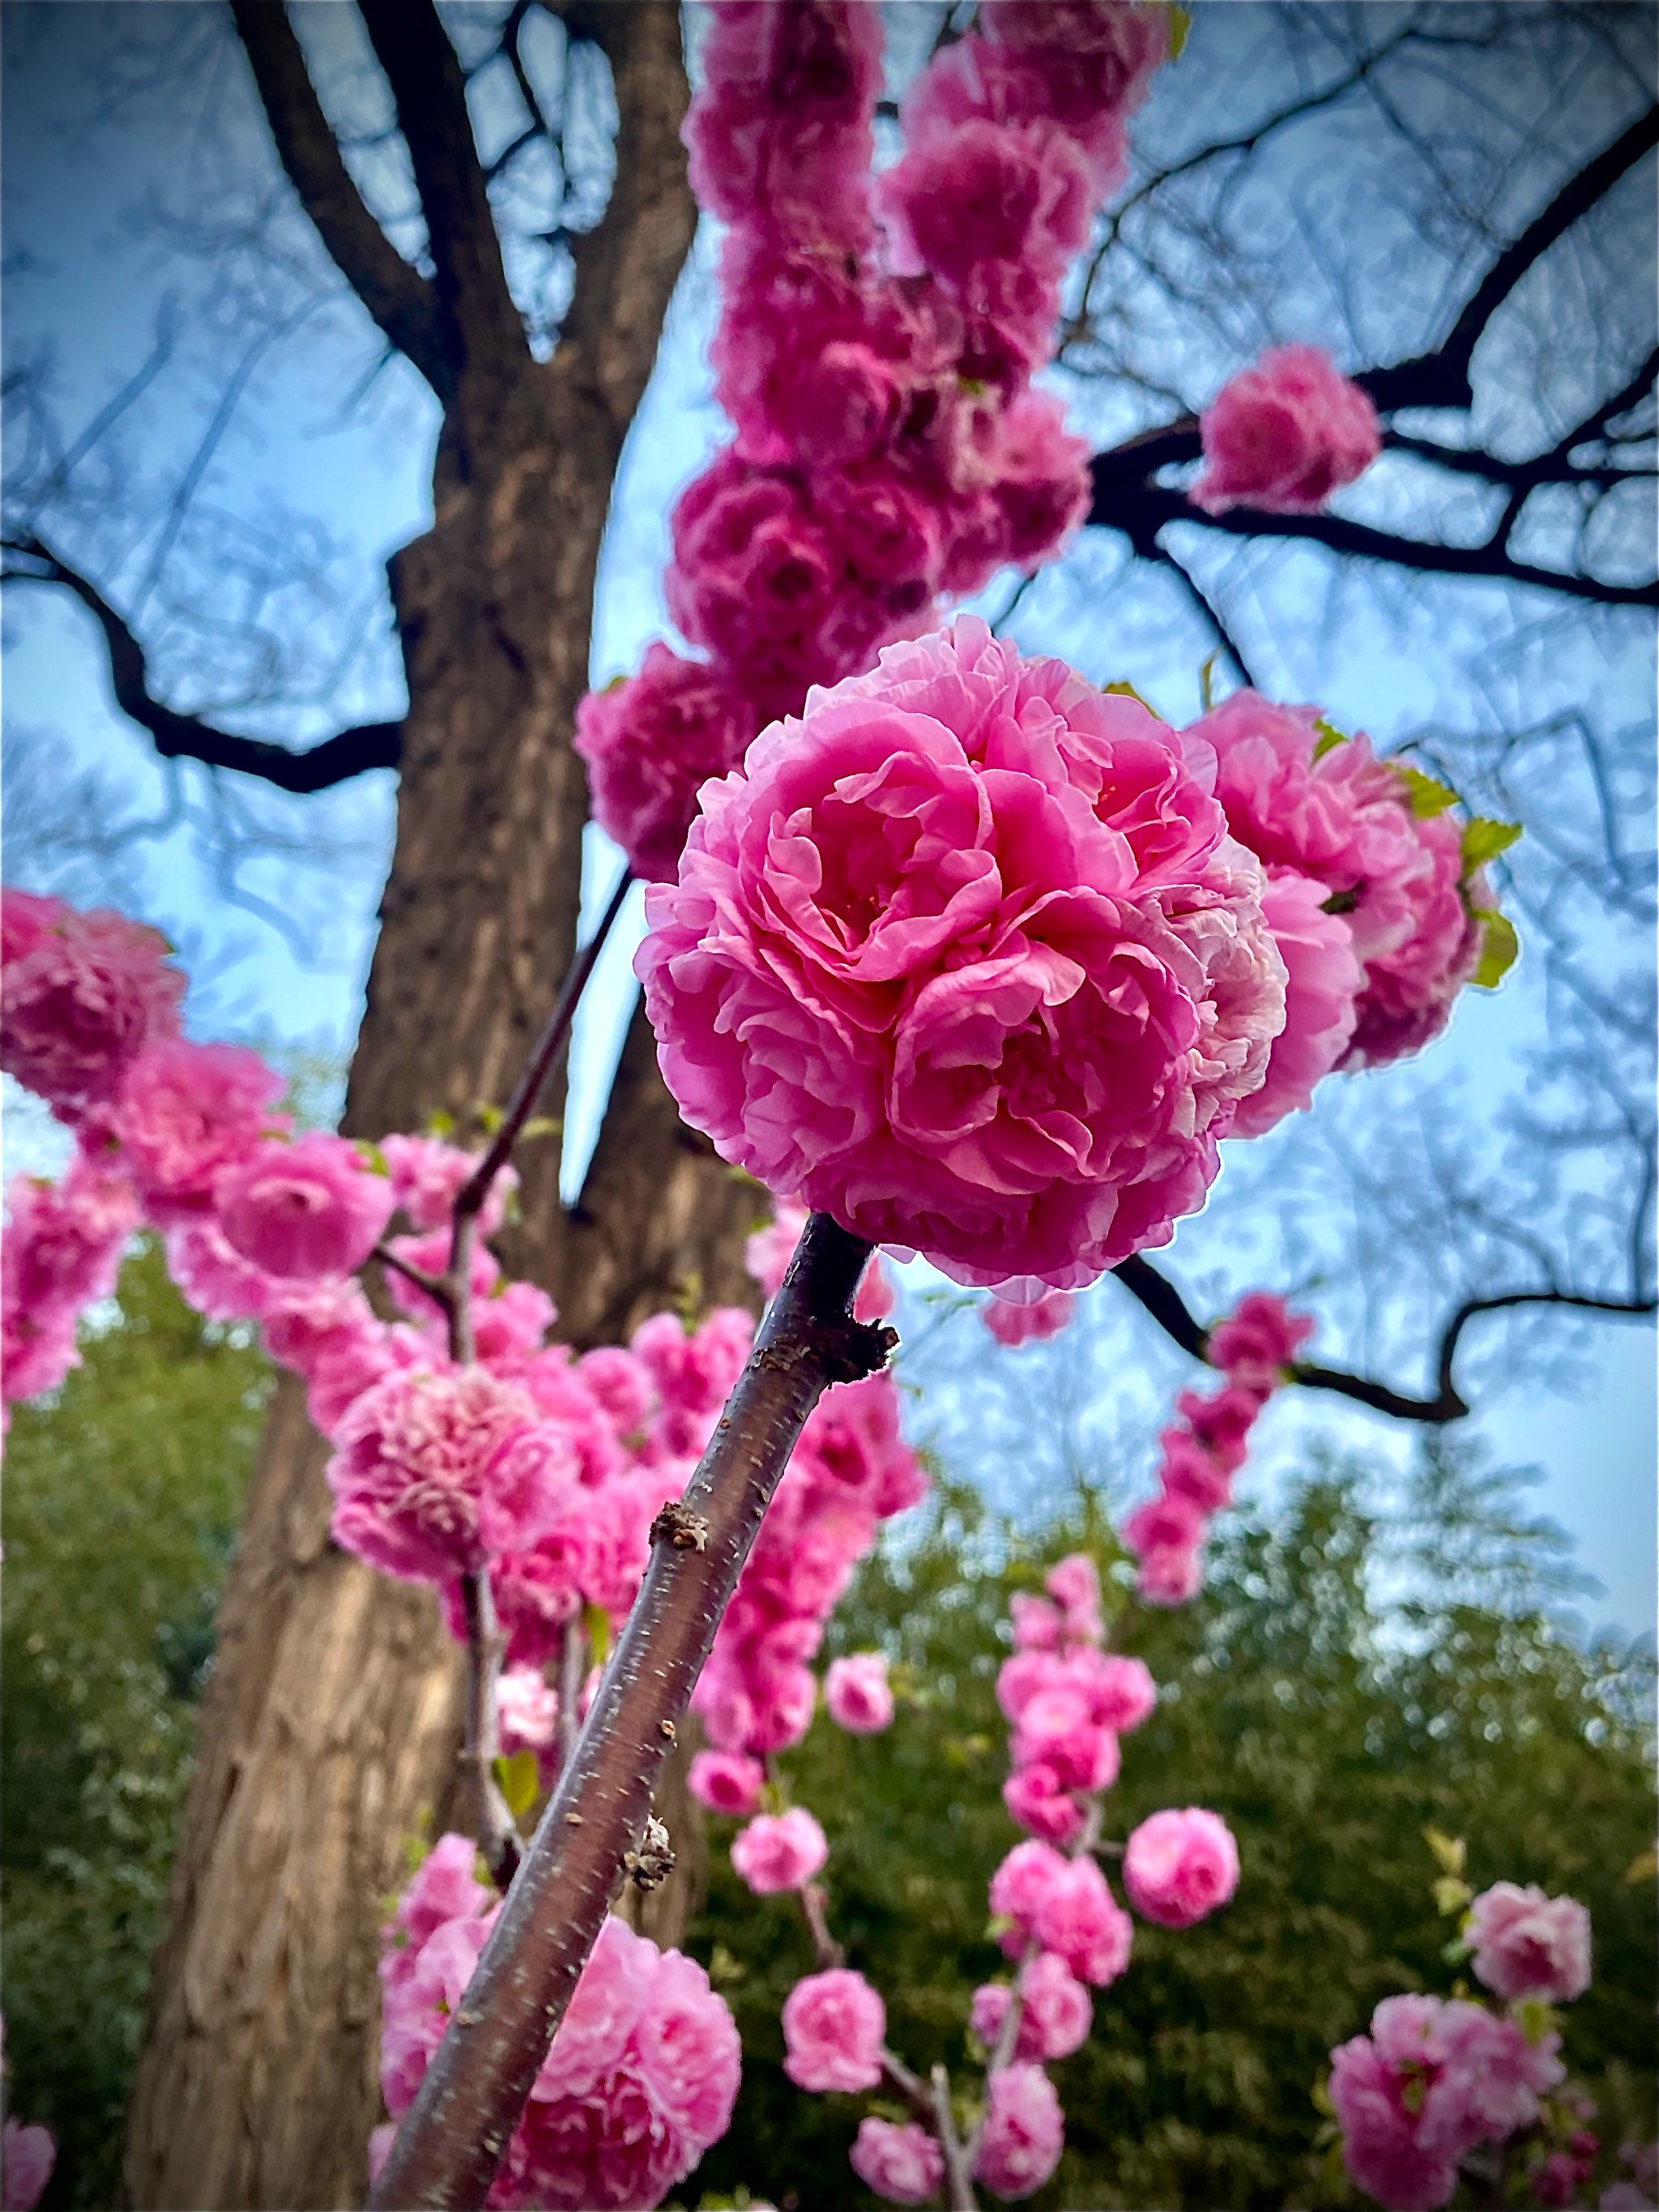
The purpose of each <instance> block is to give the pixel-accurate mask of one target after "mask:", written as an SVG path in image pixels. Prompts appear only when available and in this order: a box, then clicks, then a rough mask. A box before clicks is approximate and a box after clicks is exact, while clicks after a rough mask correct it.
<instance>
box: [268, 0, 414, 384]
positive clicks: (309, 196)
mask: <svg viewBox="0 0 1659 2212" xmlns="http://www.w3.org/2000/svg"><path fill="white" fill-rule="evenodd" d="M230 11H231V15H232V16H233V17H234V20H235V24H236V29H237V33H238V35H239V36H240V39H241V41H242V46H243V49H244V51H245V52H246V55H247V58H248V65H249V67H250V68H251V69H252V71H253V82H254V83H255V85H256V86H257V88H258V94H259V99H260V101H261V103H262V105H263V106H264V111H265V119H266V121H267V122H268V123H269V124H270V135H271V137H273V138H274V139H275V140H276V153H277V157H278V159H279V160H280V161H281V162H282V165H283V169H284V170H285V171H286V172H287V174H288V179H289V183H290V184H291V185H293V187H294V189H295V191H296V192H297V193H298V194H299V196H300V200H301V205H302V206H303V207H304V209H305V211H306V213H307V215H308V216H310V218H311V220H312V222H313V225H314V227H315V228H316V232H317V235H318V236H319V238H320V239H321V240H322V241H323V245H324V246H325V249H326V251H327V252H328V256H329V258H330V259H331V261H332V262H333V263H334V265H335V266H336V268H337V269H338V270H339V271H340V274H341V275H342V276H343V277H344V278H345V280H346V282H347V283H348V284H349V285H350V287H351V289H352V290H353V291H354V292H355V293H356V295H357V297H358V298H359V300H361V301H362V304H363V306H364V307H366V308H367V309H368V312H369V313H370V314H371V315H372V316H373V317H374V320H375V322H376V323H377V324H378V325H379V326H380V330H381V331H383V332H384V333H385V335H386V338H387V339H388V341H389V342H390V343H392V345H394V346H395V347H396V348H397V349H398V352H399V353H401V354H403V355H404V356H406V357H407V358H408V359H409V360H410V362H413V363H414V365H415V367H416V368H417V369H419V371H420V372H421V374H422V376H423V377H424V378H425V379H426V380H427V382H428V384H429V385H430V386H432V389H433V391H434V392H436V394H437V396H438V398H440V399H441V400H447V399H448V398H449V397H450V393H451V391H452V389H453V368H454V364H453V362H452V361H451V360H450V359H449V357H448V356H447V351H446V349H445V345H444V340H443V328H442V322H441V317H440V314H439V311H438V301H437V299H436V296H435V294H434V292H433V289H432V287H431V286H430V285H429V284H428V283H427V282H426V280H425V278H424V277H423V276H420V275H419V274H418V272H417V271H416V270H413V269H411V268H410V265H409V264H408V263H407V262H406V261H405V260H404V258H403V256H402V255H401V254H400V253H399V252H398V249H397V248H396V246H393V245H392V241H391V240H390V239H389V238H388V237H387V236H386V233H385V232H384V231H383V230H382V229H381V228H380V224H379V223H378V222H376V221H375V219H374V216H373V215H372V214H371V213H370V212H369V210H368V208H367V207H366V206H365V205H364V204H363V201H362V197H361V196H360V194H359V193H358V191H357V187H356V185H354V184H353V183H352V181H351V177H350V173H349V171H348V170H347V168H346V165H345V163H344V161H343V159H342V158H341V155H340V148H339V143H338V141H337V139H336V137H335V136H334V133H333V131H331V129H330V127H329V123H328V118H327V117H326V116H325V114H324V113H323V109H322V103H321V102H320V101H319V99H318V97H317V94H316V91H315V89H314V88H313V85H312V82H311V77H310V74H309V72H308V71H307V68H306V63H305V56H304V54H303V53H302V52H301V48H300V42H299V40H297V39H296V38H295V35H294V29H293V26H292V25H291V24H290V23H289V20H288V15H287V12H286V10H285V9H283V6H282V5H281V4H280V0H230Z"/></svg>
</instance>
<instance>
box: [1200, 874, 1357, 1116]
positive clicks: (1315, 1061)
mask: <svg viewBox="0 0 1659 2212" xmlns="http://www.w3.org/2000/svg"><path fill="white" fill-rule="evenodd" d="M1327 896H1328V894H1327V892H1326V890H1325V888H1324V886H1323V884H1316V883H1315V882H1314V881H1313V879H1312V878H1311V877H1309V876H1297V875H1281V876H1273V877H1271V878H1269V881H1268V884H1267V890H1265V891H1264V892H1263V894H1262V899H1261V910H1262V912H1263V913H1264V914H1265V915H1267V927H1269V929H1271V930H1272V932H1273V943H1274V944H1275V945H1277V946H1278V947H1279V957H1280V959H1282V960H1283V961H1284V963H1285V977H1286V981H1285V1026H1284V1028H1283V1030H1281V1031H1280V1032H1279V1036H1276V1037H1275V1038H1274V1040H1273V1052H1272V1054H1271V1055H1270V1056H1269V1059H1268V1061H1267V1081H1266V1082H1265V1083H1264V1084H1263V1085H1262V1086H1261V1090H1260V1091H1255V1092H1253V1093H1252V1095H1251V1096H1250V1097H1248V1098H1244V1099H1241V1100H1240V1102H1239V1106H1238V1111H1237V1115H1236V1116H1235V1117H1234V1121H1233V1128H1232V1133H1233V1134H1234V1135H1235V1136H1236V1137H1260V1136H1263V1135H1265V1134H1266V1133H1267V1131H1268V1130H1269V1129H1271V1128H1273V1127H1276V1126H1277V1125H1278V1124H1279V1122H1280V1121H1283V1120H1284V1118H1285V1115H1287V1114H1293V1113H1297V1112H1299V1111H1300V1110H1302V1109H1304V1108H1306V1107H1308V1106H1310V1105H1311V1104H1312V1103H1313V1094H1314V1087H1315V1085H1316V1084H1317V1083H1319V1082H1320V1080H1321V1079H1322V1078H1323V1077H1325V1076H1327V1075H1328V1074H1329V1073H1330V1072H1331V1070H1332V1069H1333V1068H1334V1067H1337V1066H1340V1064H1341V1062H1342V1059H1343V1055H1344V1054H1346V1051H1347V1049H1348V1043H1349V1040H1350V1039H1351V1038H1352V1036H1353V1030H1354V1023H1355V1021H1356V1019H1357V1018H1358V996H1359V992H1360V989H1361V987H1362V985H1363V984H1364V969H1362V968H1361V966H1360V964H1359V962H1358V958H1357V957H1355V953H1354V949H1353V939H1352V933H1351V932H1350V931H1349V928H1348V926H1347V923H1346V921H1345V920H1344V918H1343V916H1342V915H1338V914H1328V913H1326V911H1325V900H1326V897H1327Z"/></svg>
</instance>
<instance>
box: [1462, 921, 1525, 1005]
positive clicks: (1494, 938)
mask: <svg viewBox="0 0 1659 2212" xmlns="http://www.w3.org/2000/svg"><path fill="white" fill-rule="evenodd" d="M1474 918H1475V920H1476V921H1479V922H1481V923H1483V924H1484V925H1485V935H1484V936H1483V937H1482V939H1481V940H1480V964H1479V965H1478V966H1477V968H1476V969H1475V971H1474V975H1472V976H1471V977H1470V978H1469V981H1471V982H1472V983H1473V984H1474V987H1475V988H1476V989H1477V990H1480V991H1495V990H1496V989H1497V988H1498V985H1499V984H1500V983H1501V982H1502V981H1503V980H1504V976H1505V975H1508V974H1509V972H1510V969H1511V968H1513V967H1514V965H1515V963H1516V959H1517V957H1519V955H1520V951H1521V940H1520V939H1519V938H1518V937H1517V936H1516V933H1515V924H1514V923H1513V922H1512V921H1510V918H1509V916H1508V915H1504V914H1499V913H1498V912H1497V911H1496V909H1495V908H1492V907H1481V906H1478V907H1476V908H1475V909H1474Z"/></svg>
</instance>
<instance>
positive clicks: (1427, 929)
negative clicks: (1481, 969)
mask: <svg viewBox="0 0 1659 2212" xmlns="http://www.w3.org/2000/svg"><path fill="white" fill-rule="evenodd" d="M1418 829H1419V841H1420V846H1421V851H1422V854H1423V860H1424V864H1423V866H1420V867H1419V869H1418V870H1417V871H1416V872H1414V873H1413V878H1412V879H1411V882H1410V884H1409V885H1408V886H1407V891H1408V896H1409V897H1410V901H1411V932H1410V934H1409V935H1408V936H1407V938H1406V939H1405V941H1404V943H1403V944H1401V945H1395V946H1394V947H1393V948H1392V949H1390V950H1389V951H1382V952H1378V953H1376V954H1374V955H1373V956H1372V957H1371V958H1370V960H1368V961H1367V962H1366V963H1365V987H1364V990H1363V991H1362V992H1361V993H1360V994H1359V1000H1358V1006H1356V1008H1355V1012H1354V1030H1353V1036H1352V1038H1351V1039H1350V1040H1349V1042H1348V1047H1347V1049H1346V1052H1345V1053H1344V1054H1343V1056H1342V1059H1341V1061H1340V1066H1343V1067H1345V1068H1359V1067H1383V1066H1387V1065H1388V1064H1389V1061H1390V1060H1401V1059H1403V1058H1404V1057H1405V1056H1406V1055H1407V1054H1409V1053H1413V1052H1420V1051H1421V1050H1422V1048H1423V1047H1424V1046H1425V1044H1430V1043H1432V1042H1433V1041H1434V1039H1435V1038H1436V1037H1437V1036H1439V1035H1440V1033H1441V1031H1442V1030H1443V1029H1444V1028H1445V1026H1446V1024H1447V1023H1448V1022H1449V1020H1450V1019H1451V1010H1452V1007H1453V1006H1454V1005H1455V1002H1456V999H1457V995H1458V993H1459V992H1460V991H1461V990H1462V987H1463V986H1464V985H1465V984H1466V983H1467V982H1468V980H1469V978H1470V976H1471V975H1474V970H1475V968H1476V966H1477V965H1478V963H1479V961H1480V943H1481V927H1480V923H1479V922H1478V921H1476V919H1475V917H1474V914H1473V912H1472V911H1471V906H1472V905H1480V906H1483V907H1492V906H1493V905H1495V904H1496V899H1495V897H1494V896H1493V894H1492V892H1491V891H1490V890H1484V891H1483V890H1482V889H1481V885H1480V879H1479V878H1477V879H1476V881H1475V882H1474V883H1473V884H1468V885H1467V886H1466V885H1465V884H1464V882H1463V854H1462V828H1461V826H1460V824H1459V823H1458V822H1457V821H1456V820H1455V817H1453V816H1451V815H1449V814H1436V815H1432V816H1431V817H1429V819H1428V820H1427V821H1425V822H1421V823H1419V824H1418Z"/></svg>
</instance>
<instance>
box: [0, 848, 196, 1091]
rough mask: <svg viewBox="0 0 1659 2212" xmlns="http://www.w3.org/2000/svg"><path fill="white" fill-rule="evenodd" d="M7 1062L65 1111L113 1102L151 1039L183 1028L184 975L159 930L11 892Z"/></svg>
mask: <svg viewBox="0 0 1659 2212" xmlns="http://www.w3.org/2000/svg"><path fill="white" fill-rule="evenodd" d="M3 901H4V907H3V911H4V914H5V917H6V920H5V929H4V938H5V946H6V955H5V959H4V962H3V964H0V1066H3V1067H4V1069H5V1071H6V1073H8V1074H9V1075H12V1076H15V1078H16V1079H17V1080H18V1082H19V1083H21V1085H23V1087H24V1089H25V1090H26V1091H34V1092H35V1093H36V1094H37V1095H38V1096H39V1097H42V1098H44V1099H45V1100H46V1103H47V1104H48V1105H49V1106H50V1107H51V1108H52V1111H53V1112H54V1113H55V1114H56V1115H58V1118H59V1119H60V1120H62V1121H77V1120H79V1119H80V1117H81V1116H82V1115H83V1114H84V1113H85V1112H86V1110H87V1109H88V1108H89V1107H92V1106H98V1105H103V1104H106V1103H108V1102H109V1101H110V1100H111V1099H112V1098H113V1097H115V1094H116V1092H117V1091H118V1090H119V1089H120V1086H121V1080H122V1078H123V1077H124V1076H125V1073H126V1071H127V1069H128V1067H129V1066H131V1063H132V1061H133V1060H136V1059H137V1056H138V1054H140V1053H141V1052H142V1051H143V1048H144V1047H145V1046H146V1045H147V1044H155V1043H159V1042H161V1039H162V1038H164V1037H169V1036H176V1034H177V1033H178V1028H179V1000H180V999H181V998H182V997H183V996H184V989H185V979H184V977H183V976H182V975H180V974H179V970H178V969H176V968H169V967H167V966H166V965H165V964H164V962H165V957H166V955H167V953H168V952H169V951H171V949H172V948H171V947H170V946H169V945H168V944H167V939H165V938H164V937H163V936H162V935H161V932H160V931H159V930H155V929H148V928H146V927H145V926H144V925H143V923H142V922H137V921H128V919H127V917H126V916H125V915H120V914H114V913H112V912H111V911H109V909H107V908H103V907H99V908H94V910H93V911H92V912H90V913H88V914H82V913H78V912H76V909H75V908H72V907H68V906H64V905H61V904H60V903H59V902H58V901H57V900H55V899H53V900H45V899H37V898H34V897H32V896H30V895H29V894H28V893H27V892H15V891H7V892H5V893H4V894H3Z"/></svg>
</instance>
